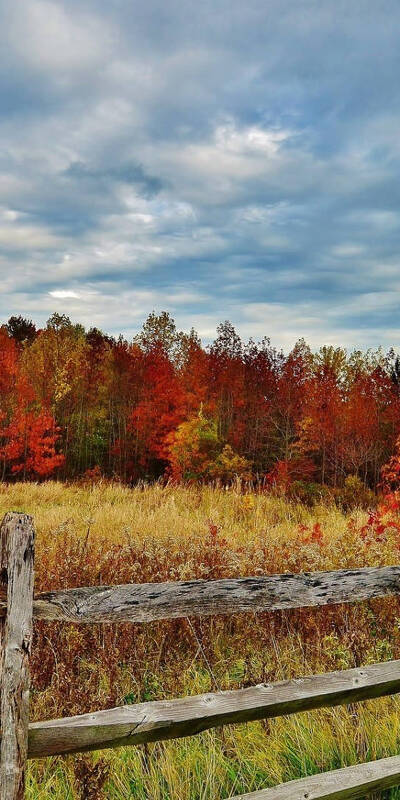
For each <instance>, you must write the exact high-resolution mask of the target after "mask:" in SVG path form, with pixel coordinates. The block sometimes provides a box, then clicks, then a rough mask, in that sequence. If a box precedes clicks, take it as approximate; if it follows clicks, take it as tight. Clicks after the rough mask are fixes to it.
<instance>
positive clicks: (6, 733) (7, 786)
mask: <svg viewBox="0 0 400 800" xmlns="http://www.w3.org/2000/svg"><path fill="white" fill-rule="evenodd" d="M34 541H35V531H34V526H33V521H32V518H31V517H29V516H27V515H26V514H20V513H18V512H12V513H10V514H6V516H5V517H4V519H3V522H2V525H1V528H0V567H1V572H0V576H1V581H2V583H3V585H4V584H5V585H6V587H7V616H6V620H5V623H4V627H3V639H2V659H1V664H2V670H1V728H2V739H1V762H0V797H1V798H2V800H22V798H23V797H24V787H25V765H26V759H27V753H28V723H29V653H30V647H31V638H32V599H33V570H34Z"/></svg>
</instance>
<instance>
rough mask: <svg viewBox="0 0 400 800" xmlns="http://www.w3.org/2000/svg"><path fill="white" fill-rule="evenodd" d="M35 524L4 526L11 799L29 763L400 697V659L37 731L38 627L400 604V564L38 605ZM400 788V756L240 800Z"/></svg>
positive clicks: (120, 590)
mask: <svg viewBox="0 0 400 800" xmlns="http://www.w3.org/2000/svg"><path fill="white" fill-rule="evenodd" d="M34 536H35V532H34V525H33V520H32V519H31V518H30V517H28V516H26V515H24V514H20V513H18V512H12V513H10V514H7V515H6V516H5V518H4V520H3V523H2V525H1V528H0V591H1V589H3V593H2V596H6V598H7V600H6V602H2V603H1V604H0V632H1V662H0V663H1V668H2V672H1V675H0V677H1V722H2V726H1V727H2V732H1V749H0V756H1V763H0V797H1V800H22V799H23V797H24V776H25V764H26V759H27V758H28V757H29V758H39V757H44V756H48V755H55V754H66V753H77V752H83V751H88V750H95V749H100V748H108V747H119V746H121V745H134V744H141V743H144V742H154V741H158V740H165V739H173V738H179V737H182V736H191V735H194V734H197V733H199V732H200V731H204V730H207V729H210V728H215V727H217V726H221V725H227V724H231V723H237V722H249V721H251V720H257V719H266V718H269V717H276V716H282V715H284V714H285V715H286V714H294V713H296V712H299V711H305V710H310V709H313V708H320V707H322V706H335V705H340V704H345V703H350V702H355V701H361V700H366V699H369V698H373V697H382V696H384V695H388V694H395V693H398V692H400V661H389V662H386V663H383V664H372V665H368V666H366V667H362V668H357V669H350V670H344V671H341V672H331V673H325V674H323V675H311V676H308V677H305V678H299V679H295V680H289V681H281V682H279V683H273V684H261V685H259V686H254V687H250V688H247V689H239V690H235V691H227V692H219V693H216V694H212V693H209V694H204V695H197V696H194V697H184V698H180V699H177V700H166V701H158V702H150V703H139V704H136V705H133V706H123V707H120V708H114V709H110V710H107V711H99V712H96V713H94V714H82V715H79V716H76V717H70V718H63V719H57V720H50V721H47V722H34V723H31V724H29V722H28V703H29V654H30V642H31V632H32V617H35V618H36V619H42V620H61V621H65V622H74V623H99V622H102V623H103V622H109V623H111V622H136V623H138V622H149V621H151V620H160V619H173V618H176V617H184V616H188V615H209V614H232V613H239V612H259V611H274V610H283V609H290V608H302V607H315V606H324V605H327V604H333V603H350V602H354V601H362V600H368V599H372V598H379V597H384V596H386V595H395V594H400V566H392V567H376V568H375V567H369V568H365V569H356V570H338V571H335V572H315V573H304V574H300V575H293V574H285V575H271V576H265V577H257V578H236V579H224V580H217V581H181V582H177V583H158V584H131V585H122V586H103V587H84V588H80V589H67V590H60V591H56V592H46V593H43V594H40V595H38V596H37V597H36V598H35V599H33V571H34ZM397 784H400V756H396V757H393V758H387V759H382V760H381V761H375V762H370V763H367V764H360V765H357V766H354V767H347V768H345V769H341V770H335V771H332V772H329V773H323V774H321V775H314V776H312V777H309V778H304V779H301V780H298V781H290V782H289V783H287V784H282V785H281V786H277V787H275V788H273V789H264V790H261V791H258V792H253V793H251V794H246V795H240V796H239V797H236V798H232V800H283V798H285V800H308V798H309V800H319V799H320V798H321V800H322V798H326V799H327V798H332V800H341V799H342V798H358V797H362V796H363V795H364V794H366V793H368V792H371V791H375V790H377V789H384V788H388V787H390V786H395V785H397Z"/></svg>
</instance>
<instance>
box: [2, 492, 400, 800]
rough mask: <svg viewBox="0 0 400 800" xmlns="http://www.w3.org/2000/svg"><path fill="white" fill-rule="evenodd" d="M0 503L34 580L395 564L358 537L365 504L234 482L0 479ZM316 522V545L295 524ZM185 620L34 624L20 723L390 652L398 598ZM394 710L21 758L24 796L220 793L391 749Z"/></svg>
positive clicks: (161, 799) (50, 584) (381, 547)
mask: <svg viewBox="0 0 400 800" xmlns="http://www.w3.org/2000/svg"><path fill="white" fill-rule="evenodd" d="M0 506H1V509H0V511H1V512H2V513H3V512H6V511H8V510H11V509H16V510H22V511H26V512H29V513H31V514H33V515H34V517H35V522H36V527H37V559H36V567H37V569H36V590H37V591H40V590H42V589H50V588H57V587H60V586H74V585H75V586H78V585H89V584H98V583H119V582H128V581H147V580H150V581H157V580H179V579H185V578H193V577H211V578H213V577H214V578H216V577H224V576H228V575H246V574H247V575H249V574H263V573H268V572H281V571H301V570H303V569H307V570H314V569H334V568H338V567H350V566H363V565H365V564H378V563H379V564H391V563H396V562H397V561H398V549H397V540H396V538H395V535H394V533H393V535H392V533H390V532H389V534H388V536H387V540H386V541H385V542H383V543H382V542H378V541H370V542H369V543H368V544H366V543H365V542H364V541H363V539H362V537H361V536H360V529H361V525H362V524H363V523H364V522H365V519H366V515H365V513H364V512H361V511H356V512H353V513H352V514H351V515H345V514H343V513H342V512H341V511H340V510H338V509H337V508H335V507H334V506H332V507H328V506H323V505H321V506H318V507H316V508H315V509H313V510H309V509H307V508H305V507H302V506H298V505H293V504H289V503H287V502H286V501H285V500H283V499H280V498H274V497H271V496H266V495H261V494H260V495H242V494H241V493H240V491H237V490H234V489H233V490H230V491H222V490H217V489H212V488H199V487H193V488H180V487H172V486H166V487H162V486H158V485H156V486H153V487H147V488H140V487H139V488H135V489H128V488H126V487H122V486H119V485H110V484H104V485H97V486H93V487H90V486H87V487H84V486H77V485H71V486H64V485H63V484H60V483H56V482H49V483H45V484H42V485H35V484H23V483H20V484H15V485H12V486H6V485H1V486H0ZM350 518H351V519H352V520H353V522H352V523H351V524H350V525H349V520H350ZM315 522H319V523H320V525H321V529H322V532H323V540H322V543H319V542H317V541H316V542H314V541H309V537H308V536H307V533H304V529H299V525H303V526H307V527H308V529H309V530H311V529H312V526H313V525H314V524H315ZM193 625H194V629H195V636H194V634H193V630H192V628H191V626H190V625H189V624H188V622H187V620H176V621H172V622H170V623H152V624H149V625H145V626H138V625H116V626H103V625H96V626H90V627H85V626H81V627H76V626H69V625H64V626H61V625H58V624H44V623H42V624H40V625H37V626H36V631H35V639H34V650H33V656H32V702H31V713H32V718H36V719H38V718H45V717H50V716H59V715H66V714H72V713H78V712H79V711H82V712H83V711H86V710H91V709H92V710H95V709H98V708H106V707H110V706H112V705H115V704H117V703H122V702H138V701H142V700H148V699H159V698H161V697H172V696H179V695H182V694H193V693H197V692H201V691H208V690H210V689H213V683H214V680H216V681H217V683H218V686H219V687H220V688H228V687H232V688H235V687H239V686H245V685H250V684H252V683H257V682H260V681H265V680H279V679H282V678H288V677H291V676H296V675H301V674H310V673H312V672H323V671H327V670H331V669H342V668H347V667H351V666H354V665H357V664H361V663H364V664H365V663H371V662H374V661H379V660H385V659H389V658H398V657H400V607H399V603H398V602H397V600H396V601H393V599H391V600H386V601H382V600H379V601H378V600H377V601H374V602H371V603H369V604H362V605H358V606H354V607H352V606H343V607H332V608H329V609H317V610H302V611H293V612H290V613H275V614H261V615H257V616H253V615H237V616H235V617H232V618H212V619H204V620H197V621H193ZM199 643H200V645H201V647H199ZM209 664H210V665H211V669H212V673H213V676H212V675H211V674H210V670H209V667H208V665H209ZM399 710H400V703H399V701H398V700H397V699H396V698H384V699H381V700H375V701H370V702H365V703H360V704H358V705H353V706H351V707H349V708H337V709H324V710H318V711H314V712H309V713H303V714H299V715H296V716H294V717H290V718H280V719H276V720H272V721H269V722H266V723H252V724H248V725H240V726H233V727H231V728H226V729H224V730H223V731H213V732H209V733H205V734H202V735H200V736H198V737H194V738H191V739H186V740H182V741H177V742H169V743H165V744H156V745H151V746H148V747H144V746H143V747H137V748H130V749H124V750H119V751H105V752H102V753H98V754H95V755H90V756H82V757H75V758H72V757H71V758H67V759H46V760H43V761H41V762H40V761H37V762H34V763H32V764H31V765H30V768H29V777H28V787H27V797H28V798H31V800H49V799H50V798H56V800H62V799H64V798H66V799H67V798H68V799H70V800H73V799H74V800H75V799H76V798H86V800H94V798H99V800H100V798H101V797H106V798H112V800H125V798H138V800H145V799H146V800H147V798H152V800H153V798H154V800H167V798H168V800H214V798H215V799H216V798H224V797H229V796H232V795H234V794H238V793H239V792H241V791H251V790H253V789H256V788H258V787H260V786H267V785H273V784H275V783H277V782H280V781H284V780H289V779H291V778H295V777H299V776H300V775H305V774H309V773H311V772H316V771H319V770H324V769H331V768H335V767H338V766H341V765H346V764H351V763H356V762H357V761H360V760H364V759H366V758H377V757H381V756H385V755H390V754H395V753H397V752H400V716H399ZM104 781H105V783H104V786H103V788H102V783H103V782H104ZM396 791H397V790H393V792H392V795H393V796H395V795H396Z"/></svg>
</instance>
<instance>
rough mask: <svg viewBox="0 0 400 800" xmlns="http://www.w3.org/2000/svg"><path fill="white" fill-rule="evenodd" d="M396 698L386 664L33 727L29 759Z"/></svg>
mask: <svg viewBox="0 0 400 800" xmlns="http://www.w3.org/2000/svg"><path fill="white" fill-rule="evenodd" d="M397 692H400V661H388V662H386V663H384V664H372V665H369V666H368V667H362V668H360V669H348V670H344V671H342V672H328V673H325V674H324V675H310V676H308V677H306V678H300V679H296V680H291V681H280V682H279V683H271V684H260V685H259V686H252V687H250V688H248V689H237V690H236V691H227V692H219V693H218V694H201V695H196V696H194V697H183V698H180V699H179V700H162V701H156V702H151V703H138V704H136V705H128V706H122V707H121V708H112V709H110V710H109V711H98V712H97V713H95V714H82V715H80V716H77V717H70V718H64V719H56V720H52V721H51V722H34V723H31V725H30V726H29V757H30V758H40V757H42V756H49V755H61V754H66V753H74V752H80V751H83V750H99V749H100V748H101V749H103V748H107V747H120V746H121V745H132V744H143V743H144V742H155V741H160V740H163V739H177V738H180V737H182V736H193V735H194V734H197V733H200V732H201V731H205V730H208V729H210V728H216V727H218V726H220V725H228V724H231V723H234V722H250V721H252V720H257V719H267V718H271V717H279V716H282V715H283V714H295V713H296V712H298V711H308V710H310V709H312V708H321V707H322V706H335V705H343V704H344V703H351V702H355V701H358V700H367V699H369V698H372V697H382V696H384V695H388V694H395V693H397Z"/></svg>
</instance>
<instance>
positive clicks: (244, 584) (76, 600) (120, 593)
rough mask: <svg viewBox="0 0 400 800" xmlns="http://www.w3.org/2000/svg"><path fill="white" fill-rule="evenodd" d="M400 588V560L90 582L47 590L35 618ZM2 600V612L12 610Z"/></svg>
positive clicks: (166, 615) (217, 609) (243, 607)
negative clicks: (215, 576)
mask: <svg viewBox="0 0 400 800" xmlns="http://www.w3.org/2000/svg"><path fill="white" fill-rule="evenodd" d="M394 594H400V566H394V567H365V568H364V569H342V570H337V571H335V572H304V573H302V574H298V575H296V574H293V573H285V574H283V575H267V576H263V577H257V578H253V577H249V578H224V579H222V580H214V581H206V580H197V581H177V582H175V583H172V582H171V583H136V584H135V583H132V584H129V583H128V584H122V585H120V586H86V587H83V588H79V589H59V590H58V591H55V592H43V593H42V594H39V595H38V596H37V597H36V598H35V599H34V601H33V616H34V618H35V619H42V620H53V621H54V620H60V621H63V622H76V623H86V624H88V623H94V622H102V623H104V622H110V623H112V622H151V621H153V620H161V619H174V618H176V617H186V616H191V615H196V616H207V615H210V614H235V613H236V614H237V613H240V612H251V611H252V612H259V611H278V610H287V609H290V608H307V607H313V606H325V605H332V604H334V603H354V602H355V601H361V600H370V599H371V598H373V597H384V596H386V595H394ZM6 607H7V604H6V603H1V604H0V616H4V615H5V613H6Z"/></svg>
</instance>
